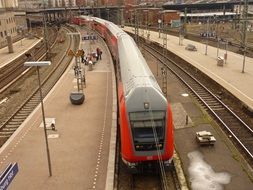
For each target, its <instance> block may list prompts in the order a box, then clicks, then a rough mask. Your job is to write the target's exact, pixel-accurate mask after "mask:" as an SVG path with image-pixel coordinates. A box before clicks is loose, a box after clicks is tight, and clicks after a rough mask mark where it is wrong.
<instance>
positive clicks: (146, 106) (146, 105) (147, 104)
mask: <svg viewBox="0 0 253 190" xmlns="http://www.w3.org/2000/svg"><path fill="white" fill-rule="evenodd" d="M144 109H146V110H147V109H149V102H144Z"/></svg>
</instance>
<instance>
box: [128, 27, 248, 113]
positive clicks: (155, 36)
mask: <svg viewBox="0 0 253 190" xmlns="http://www.w3.org/2000/svg"><path fill="white" fill-rule="evenodd" d="M123 29H124V30H125V31H127V32H131V33H134V30H133V28H131V27H124V28H123ZM144 37H145V38H147V34H146V31H145V32H144ZM161 37H162V34H161ZM167 38H168V41H167V49H168V50H169V51H171V52H173V53H174V54H176V55H178V56H179V57H181V58H182V59H184V60H185V61H187V62H189V63H190V64H192V65H193V66H195V67H196V68H198V69H199V70H201V71H202V72H203V73H205V74H207V75H208V76H209V77H210V78H212V79H213V80H215V81H216V82H217V83H219V84H220V85H221V86H223V87H224V88H225V89H227V90H228V91H229V92H231V93H232V94H233V95H234V96H235V97H237V98H238V99H240V100H241V101H242V102H243V103H244V104H245V105H246V106H248V108H249V109H250V110H253V90H252V89H251V87H250V86H253V58H249V57H246V59H245V68H244V73H242V70H243V56H242V55H240V54H236V53H233V52H230V51H228V52H227V61H226V63H225V64H224V65H223V67H220V66H217V58H218V57H219V56H221V57H223V56H224V54H225V53H226V51H225V50H224V49H219V51H218V56H217V48H215V47H212V46H208V48H207V55H205V50H206V45H205V44H201V43H199V42H195V41H191V40H187V39H184V40H183V43H182V44H183V45H179V40H178V37H176V36H171V35H167ZM150 40H151V41H155V42H158V43H160V44H163V39H162V38H159V33H158V32H153V31H150ZM188 44H192V45H194V46H195V47H196V48H197V51H189V50H186V49H185V47H186V46H187V45H188Z"/></svg>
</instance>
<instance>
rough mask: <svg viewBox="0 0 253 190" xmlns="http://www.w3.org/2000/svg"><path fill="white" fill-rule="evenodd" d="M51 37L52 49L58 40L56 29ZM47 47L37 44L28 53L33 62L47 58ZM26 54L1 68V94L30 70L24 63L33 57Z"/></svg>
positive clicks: (50, 44)
mask: <svg viewBox="0 0 253 190" xmlns="http://www.w3.org/2000/svg"><path fill="white" fill-rule="evenodd" d="M50 34H51V35H49V36H50V37H49V46H50V48H52V47H53V45H54V44H55V42H56V39H57V35H58V33H57V31H56V28H55V29H53V28H51V29H50ZM46 51H47V50H46V46H45V44H44V43H38V44H36V45H35V46H34V47H33V48H32V49H31V50H28V51H27V52H26V53H30V54H31V55H32V59H33V60H38V61H39V60H42V59H43V58H44V57H45V56H46ZM26 53H24V54H23V55H22V56H20V57H18V58H17V59H16V60H14V61H12V62H11V63H9V64H7V65H5V66H3V67H2V68H0V81H1V83H0V92H3V91H4V90H5V89H6V88H7V87H8V86H9V85H10V84H11V83H12V82H13V81H15V79H17V77H18V76H20V75H21V74H22V73H23V72H25V71H26V70H29V68H27V67H24V62H25V61H29V60H31V57H27V56H26V55H25V54H26Z"/></svg>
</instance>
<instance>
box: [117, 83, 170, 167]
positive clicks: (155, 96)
mask: <svg viewBox="0 0 253 190" xmlns="http://www.w3.org/2000/svg"><path fill="white" fill-rule="evenodd" d="M125 106H126V107H125V118H124V119H123V118H122V119H123V120H122V122H121V124H122V125H123V126H121V151H122V159H123V161H124V162H125V163H126V164H127V165H128V166H129V167H130V168H132V169H134V170H135V169H137V170H139V169H140V167H141V168H143V167H146V166H147V165H150V164H156V163H157V162H158V161H161V162H162V163H163V165H164V166H165V167H168V166H170V163H171V160H172V157H173V151H174V144H173V125H172V114H171V109H170V106H169V105H168V103H167V100H166V99H165V98H164V96H163V95H162V94H161V92H160V91H158V90H157V89H155V88H153V87H152V86H146V87H136V88H132V90H131V92H129V94H128V95H127V96H126V98H125ZM123 117H124V116H123Z"/></svg>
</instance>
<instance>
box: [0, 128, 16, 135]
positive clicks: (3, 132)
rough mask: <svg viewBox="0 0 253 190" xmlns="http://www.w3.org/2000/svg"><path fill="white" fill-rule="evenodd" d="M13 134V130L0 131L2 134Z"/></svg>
mask: <svg viewBox="0 0 253 190" xmlns="http://www.w3.org/2000/svg"><path fill="white" fill-rule="evenodd" d="M12 134H13V131H3V129H2V131H0V135H12Z"/></svg>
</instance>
